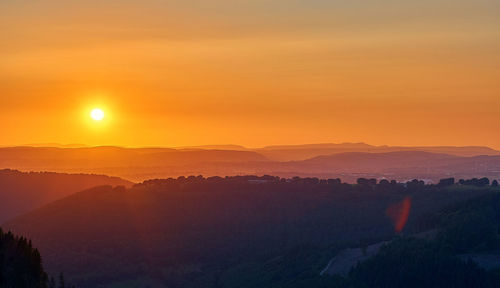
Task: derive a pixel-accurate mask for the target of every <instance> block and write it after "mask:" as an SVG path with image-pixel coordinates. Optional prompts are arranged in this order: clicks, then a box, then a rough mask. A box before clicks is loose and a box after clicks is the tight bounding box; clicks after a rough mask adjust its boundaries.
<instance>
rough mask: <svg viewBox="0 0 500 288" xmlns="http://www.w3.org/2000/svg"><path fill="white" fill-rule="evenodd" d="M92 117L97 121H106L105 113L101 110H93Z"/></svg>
mask: <svg viewBox="0 0 500 288" xmlns="http://www.w3.org/2000/svg"><path fill="white" fill-rule="evenodd" d="M90 117H91V118H92V119H94V120H95V121H101V120H102V119H104V111H102V109H99V108H95V109H92V111H90Z"/></svg>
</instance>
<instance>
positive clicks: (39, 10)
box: [0, 0, 500, 148]
mask: <svg viewBox="0 0 500 288" xmlns="http://www.w3.org/2000/svg"><path fill="white" fill-rule="evenodd" d="M498 15H500V1H498V0H489V1H488V0H432V1H431V0H420V1H408V0H391V1H390V0H381V1H373V0H364V1H360V0H350V1H335V0H330V1H327V0H301V1H299V0H274V1H272V0H211V1H201V0H198V1H195V0H165V1H160V0H142V1H131V0H129V1H103V0H100V1H94V0H87V1H67V0H64V1H63V0H54V1H45V0H16V1H14V0H1V1H0V123H1V126H0V135H1V136H0V145H3V146H5V145H18V144H28V143H46V142H59V143H82V144H89V145H123V146H179V145H199V144H228V143H233V144H242V145H246V146H263V145H270V144H298V143H313V142H360V141H363V142H367V143H371V144H389V145H488V146H492V147H496V148H500V133H499V132H498V131H499V125H500V113H499V109H500V17H498ZM94 107H101V108H102V109H104V110H105V111H106V113H107V117H106V119H105V121H103V122H102V123H94V122H92V121H91V120H90V119H89V117H88V113H89V112H90V110H91V109H92V108H94Z"/></svg>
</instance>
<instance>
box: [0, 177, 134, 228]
mask: <svg viewBox="0 0 500 288" xmlns="http://www.w3.org/2000/svg"><path fill="white" fill-rule="evenodd" d="M105 184H107V185H114V186H117V185H124V186H131V185H132V183H131V182H129V181H126V180H123V179H120V178H117V177H108V176H104V175H85V174H59V173H49V172H41V173H38V172H29V173H25V172H20V171H16V170H8V169H7V170H0V199H1V201H0V223H2V222H4V221H6V220H7V219H10V218H12V217H15V216H18V215H20V214H23V213H26V212H28V211H30V210H33V209H35V208H38V207H40V206H42V205H44V204H47V203H50V202H52V201H54V200H57V199H59V198H63V197H65V196H68V195H70V194H72V193H75V192H78V191H81V190H84V189H88V188H91V187H95V186H100V185H105Z"/></svg>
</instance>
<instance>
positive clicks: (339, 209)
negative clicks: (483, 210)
mask: <svg viewBox="0 0 500 288" xmlns="http://www.w3.org/2000/svg"><path fill="white" fill-rule="evenodd" d="M487 192H488V190H487V189H486V188H485V189H483V190H478V189H468V188H467V187H465V186H464V187H463V188H461V189H456V190H450V189H447V188H439V187H437V186H425V185H423V183H422V182H418V183H413V184H411V185H403V184H397V183H392V184H391V183H388V182H386V183H381V184H379V185H374V184H363V185H348V184H341V183H340V182H338V181H336V180H335V181H329V182H328V181H319V180H318V179H307V178H306V179H297V178H295V179H288V180H287V179H279V178H275V177H270V176H268V177H263V178H258V177H231V178H220V177H212V178H202V177H189V178H180V179H177V180H174V179H169V180H153V181H147V182H145V183H143V184H140V185H136V186H134V187H133V188H130V189H125V188H120V187H118V188H113V187H111V186H102V187H96V188H92V189H90V190H86V191H82V192H79V193H76V194H73V195H71V196H68V197H66V198H64V199H61V200H58V201H55V202H52V203H50V204H48V205H46V206H44V207H41V208H39V209H37V210H34V211H32V212H30V213H27V214H25V215H22V216H20V217H17V218H15V219H13V220H12V221H9V222H7V223H5V224H4V227H5V228H6V229H12V231H14V232H15V233H19V234H21V235H25V236H27V237H30V238H32V239H33V243H34V245H36V246H37V247H39V248H40V251H41V253H42V255H44V257H45V258H44V259H45V262H44V263H45V264H46V267H47V269H48V270H49V272H52V271H64V272H65V273H66V275H68V276H69V278H71V279H72V280H74V281H75V282H77V284H80V286H81V287H97V286H98V285H103V287H114V286H112V285H115V284H117V283H119V282H120V281H147V283H150V282H149V281H156V282H157V283H163V284H162V285H163V286H162V285H160V286H158V287H242V286H239V284H238V285H236V284H234V283H236V282H238V283H240V282H241V281H243V279H246V278H245V275H250V274H249V273H255V271H270V269H271V270H272V269H277V268H276V267H275V266H274V265H299V264H297V263H296V262H293V261H291V262H290V261H284V262H283V261H281V259H286V257H288V256H286V255H290V254H289V253H292V255H295V254H294V253H296V252H293V251H297V249H299V250H298V251H301V249H306V251H309V250H308V249H309V248H307V247H319V248H320V249H323V250H324V251H329V250H328V249H327V247H345V245H346V244H348V243H354V244H356V245H358V244H359V243H360V241H366V240H367V239H373V240H374V241H381V240H384V239H387V238H390V237H392V236H393V235H395V233H396V232H395V228H394V222H393V220H391V219H392V218H390V217H387V215H388V214H387V213H388V212H387V211H388V209H389V207H393V206H394V205H397V204H398V203H400V202H401V201H403V200H404V199H407V198H408V197H410V198H411V201H412V205H411V211H408V212H409V219H407V220H408V224H407V225H408V226H407V227H406V228H405V229H410V228H411V227H412V225H413V223H414V220H415V219H417V218H418V217H419V216H421V215H423V214H426V213H430V212H433V211H438V210H439V209H441V208H442V207H444V206H446V205H449V204H450V203H454V202H456V201H460V200H463V199H467V198H470V197H473V196H475V195H480V194H482V193H487ZM405 221H406V220H405ZM301 247H302V248H301ZM308 253H309V252H308ZM323 253H324V254H325V255H324V256H325V258H326V259H327V258H331V256H332V255H329V254H328V253H326V252H323ZM283 257H285V258H283ZM294 257H295V256H294ZM315 259H316V258H315ZM318 259H321V257H319V258H317V259H316V260H314V261H316V262H317V264H318V267H319V268H321V267H320V266H323V267H324V265H326V263H322V262H321V261H320V260H318ZM276 263H281V264H276ZM294 263H295V264H294ZM269 265H270V267H269ZM300 265H302V264H300ZM252 267H254V268H255V269H257V270H254V268H252ZM266 267H267V268H266ZM286 267H288V266H286ZM300 267H303V266H300ZM280 269H281V268H280ZM287 269H289V268H287ZM252 271H253V272H252ZM319 272H320V271H319V270H318V271H315V272H314V273H313V274H314V275H319ZM297 273H298V272H297ZM291 275H295V274H294V273H292V274H291ZM294 277H296V276H293V277H292V276H290V279H295V278H294ZM250 279H252V281H257V280H258V281H260V280H262V281H264V280H265V279H264V278H261V277H250ZM235 281H236V282H235ZM266 281H270V280H269V279H267V280H266ZM156 282H155V283H156ZM130 283H132V282H130ZM133 283H136V282H133ZM144 283H146V282H144ZM266 283H267V284H266ZM233 284H234V285H233ZM240 284H241V283H240ZM107 285H109V286H107ZM266 285H269V282H264V283H260V284H259V285H257V284H256V286H249V287H266ZM287 287H288V286H287ZM303 287H311V286H303Z"/></svg>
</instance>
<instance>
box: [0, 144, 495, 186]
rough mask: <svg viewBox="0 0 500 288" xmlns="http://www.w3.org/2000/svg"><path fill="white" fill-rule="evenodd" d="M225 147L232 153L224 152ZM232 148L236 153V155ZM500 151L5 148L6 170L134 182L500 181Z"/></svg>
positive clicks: (1, 159) (0, 159)
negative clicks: (269, 178)
mask: <svg viewBox="0 0 500 288" xmlns="http://www.w3.org/2000/svg"><path fill="white" fill-rule="evenodd" d="M223 148H227V149H229V150H227V149H223ZM231 149H233V150H231ZM499 156H500V151H497V150H494V149H491V148H489V147H481V146H466V147H451V146H429V147H391V146H372V145H368V144H365V143H343V144H328V143H326V144H310V145H288V146H268V147H264V148H256V149H250V148H245V147H242V146H235V145H208V146H194V147H177V148H160V147H151V148H123V147H114V146H102V147H81V148H56V147H6V148H0V169H1V168H12V169H19V170H23V171H53V172H64V173H91V174H106V175H111V176H118V177H121V178H124V179H129V180H131V181H135V182H138V181H144V180H146V179H151V178H168V177H178V176H188V175H200V174H201V175H204V176H231V175H245V174H257V175H264V174H273V175H279V176H284V177H292V176H317V177H325V178H328V177H340V178H342V179H344V180H345V181H351V182H352V181H353V180H354V181H355V180H356V178H357V177H358V176H362V177H374V178H383V177H389V178H395V179H399V180H407V177H413V178H426V179H434V180H436V179H440V178H443V177H451V176H454V177H463V178H472V177H476V176H478V177H481V176H487V177H490V178H495V179H497V178H500V158H499Z"/></svg>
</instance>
